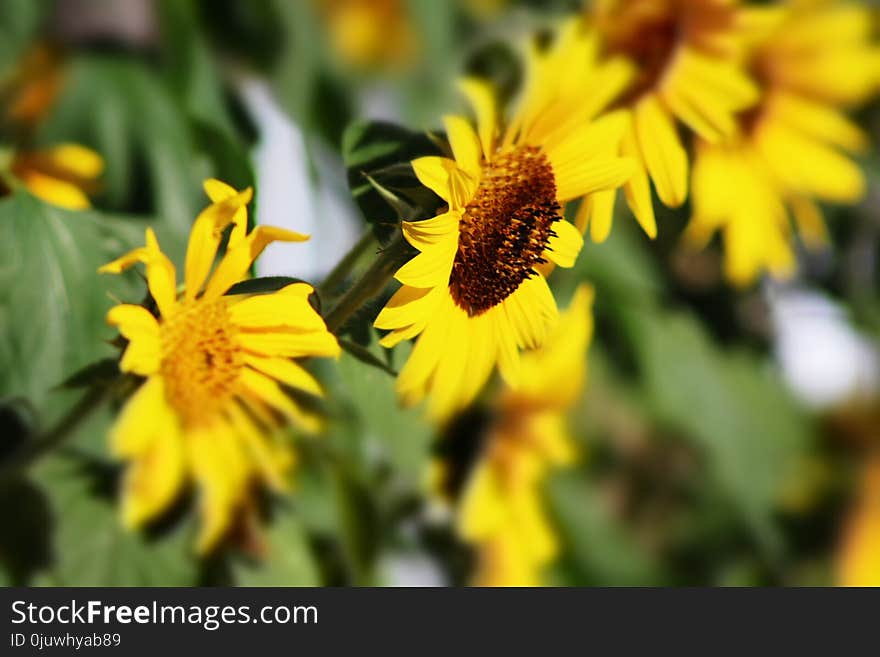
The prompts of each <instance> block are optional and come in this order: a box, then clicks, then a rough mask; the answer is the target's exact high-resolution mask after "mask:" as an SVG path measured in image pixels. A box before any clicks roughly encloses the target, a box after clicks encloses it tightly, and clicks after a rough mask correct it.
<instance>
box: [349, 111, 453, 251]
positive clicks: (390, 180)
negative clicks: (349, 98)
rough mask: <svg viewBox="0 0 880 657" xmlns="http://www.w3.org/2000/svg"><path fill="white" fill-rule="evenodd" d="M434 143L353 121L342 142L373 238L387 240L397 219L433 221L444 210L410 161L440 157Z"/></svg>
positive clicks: (408, 133) (383, 126) (354, 189)
mask: <svg viewBox="0 0 880 657" xmlns="http://www.w3.org/2000/svg"><path fill="white" fill-rule="evenodd" d="M439 154H440V150H439V149H438V147H437V145H436V143H435V142H434V141H433V140H431V139H430V138H429V137H428V136H427V135H425V134H424V133H416V132H412V131H410V130H407V129H405V128H401V127H400V126H396V125H393V124H391V123H382V122H375V121H356V122H354V123H352V124H351V125H349V127H348V128H347V129H346V131H345V134H344V135H343V138H342V156H343V161H344V163H345V166H346V168H347V170H348V184H349V187H350V188H351V192H352V196H353V197H354V200H355V202H356V203H357V205H358V207H359V208H360V210H361V213H362V214H363V216H364V218H365V219H366V221H367V222H368V223H370V224H371V225H372V226H373V229H374V232H375V234H376V237H377V238H378V239H379V240H380V241H382V242H385V241H387V239H388V237H389V235H390V234H391V233H392V232H393V231H394V230H395V227H396V225H397V223H398V222H399V221H400V219H406V220H410V221H411V220H414V219H417V218H427V217H431V216H433V215H434V214H435V213H436V211H437V209H438V208H439V207H440V206H441V205H442V200H441V199H439V198H438V197H437V196H436V195H435V194H433V192H431V191H430V190H426V189H425V188H424V187H423V186H422V185H421V183H420V182H419V180H418V178H416V176H415V173H414V172H413V170H412V167H411V166H410V165H409V162H410V161H412V160H413V159H415V158H417V157H421V156H424V155H439Z"/></svg>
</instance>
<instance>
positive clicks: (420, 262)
mask: <svg viewBox="0 0 880 657" xmlns="http://www.w3.org/2000/svg"><path fill="white" fill-rule="evenodd" d="M457 248H458V241H457V240H446V241H443V242H440V243H438V244H435V245H432V246H431V247H430V248H426V249H425V250H424V251H422V252H421V253H419V254H418V255H417V256H416V257H414V258H413V259H412V260H410V261H409V262H407V263H406V264H405V265H403V267H401V268H400V269H398V270H397V272H396V273H395V274H394V278H396V279H397V280H398V281H400V282H401V283H403V284H404V285H410V286H412V287H434V286H436V285H446V284H447V283H449V273H450V272H451V271H452V263H453V260H454V258H455V251H456V249H457Z"/></svg>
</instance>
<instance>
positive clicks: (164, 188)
mask: <svg viewBox="0 0 880 657" xmlns="http://www.w3.org/2000/svg"><path fill="white" fill-rule="evenodd" d="M40 139H41V141H42V142H44V143H57V142H62V141H78V142H81V143H83V144H86V145H89V146H91V147H93V148H95V149H96V150H97V151H98V152H99V153H100V154H101V155H102V156H103V157H104V159H105V161H106V169H105V172H104V176H103V180H102V182H103V185H104V196H103V197H102V198H100V199H99V202H100V204H102V205H107V206H109V207H111V208H113V209H117V210H121V209H126V210H129V209H132V208H135V209H137V210H138V211H141V212H143V213H145V214H151V215H154V216H155V217H156V218H157V219H156V221H155V222H154V223H153V224H152V225H153V226H154V228H155V229H156V232H157V235H158V237H159V241H160V243H161V244H162V248H163V250H164V251H165V252H166V253H167V254H168V256H169V257H170V258H171V259H172V260H173V261H175V262H180V261H182V256H183V253H184V248H185V245H186V239H187V236H188V235H189V229H190V226H191V225H192V221H193V219H194V217H195V216H196V213H197V212H198V210H200V209H201V208H202V207H203V206H204V205H205V204H206V203H207V198H206V197H205V196H204V194H203V193H202V190H201V181H202V179H203V178H204V177H206V176H207V175H209V174H210V170H209V168H208V167H206V166H201V167H198V166H196V165H197V164H199V163H200V162H201V163H202V164H206V163H204V161H200V160H199V158H198V157H197V151H196V144H195V140H194V137H193V134H192V132H191V125H190V122H189V121H188V119H187V116H186V115H185V114H184V112H183V111H182V108H181V107H180V106H179V104H178V103H177V101H176V100H175V98H174V97H173V96H172V94H171V92H170V90H169V88H168V86H167V85H166V84H165V83H164V82H163V81H162V79H161V78H160V77H159V76H158V75H157V73H156V72H155V71H154V70H152V69H151V68H149V67H148V66H147V65H146V64H145V63H144V62H141V61H139V60H138V59H136V58H134V57H125V56H120V55H118V54H117V55H114V56H112V57H111V56H105V55H81V56H79V57H78V58H76V59H74V60H73V61H72V62H71V63H70V65H69V72H68V83H67V85H66V87H65V93H63V94H62V96H61V97H60V98H59V100H58V102H57V104H56V106H55V107H54V108H53V112H52V114H51V116H50V117H49V119H48V120H47V121H46V122H45V123H44V124H43V125H42V126H41V131H40Z"/></svg>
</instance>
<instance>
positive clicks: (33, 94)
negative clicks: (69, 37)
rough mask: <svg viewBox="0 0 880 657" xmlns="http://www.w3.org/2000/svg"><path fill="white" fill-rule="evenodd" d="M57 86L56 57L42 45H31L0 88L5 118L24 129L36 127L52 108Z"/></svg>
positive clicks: (58, 74)
mask: <svg viewBox="0 0 880 657" xmlns="http://www.w3.org/2000/svg"><path fill="white" fill-rule="evenodd" d="M61 85H62V74H61V66H60V64H59V57H58V54H57V53H56V52H55V51H54V50H52V49H51V48H49V47H48V46H46V45H42V44H37V45H35V46H34V47H32V48H31V49H30V50H29V51H28V52H27V53H26V54H25V56H24V57H23V58H22V61H21V63H20V64H19V66H18V69H17V70H16V71H15V74H14V75H13V76H12V77H11V78H10V79H9V80H7V81H6V82H4V83H3V85H2V88H0V92H2V94H3V97H4V100H5V101H6V102H5V105H6V106H7V109H6V118H7V119H8V120H10V121H13V122H15V123H20V124H24V125H26V126H31V125H33V124H35V123H39V122H40V121H42V120H43V119H44V118H45V117H46V114H48V112H49V109H50V108H51V107H52V105H53V104H54V102H55V98H56V97H57V96H58V92H59V91H60V89H61Z"/></svg>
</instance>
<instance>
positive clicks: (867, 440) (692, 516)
mask: <svg viewBox="0 0 880 657" xmlns="http://www.w3.org/2000/svg"><path fill="white" fill-rule="evenodd" d="M579 8H580V3H579V2H574V1H563V0H548V1H546V2H539V1H537V0H535V1H532V2H526V1H520V2H517V1H514V0H510V1H504V0H459V1H453V0H449V1H445V2H438V1H436V0H295V1H290V0H249V1H247V2H245V1H240V0H239V1H237V0H215V1H212V2H208V1H201V2H200V1H187V0H58V1H56V2H51V1H48V0H0V85H2V86H0V102H2V103H3V111H4V118H3V120H2V128H3V130H2V138H3V141H2V144H0V161H2V162H5V163H8V162H9V161H11V159H12V158H14V157H15V154H16V153H17V152H19V151H22V150H35V149H41V148H47V147H49V146H52V145H56V144H61V143H76V144H81V145H83V146H86V147H88V148H90V149H93V150H94V151H96V152H97V153H98V154H100V156H101V157H102V158H103V162H104V165H103V171H102V172H101V173H100V175H98V176H95V177H94V179H93V180H91V181H90V182H89V187H88V192H89V196H90V198H91V205H92V207H91V208H90V209H85V210H82V211H80V212H73V211H70V210H66V209H62V208H59V207H56V206H55V205H52V204H48V203H43V202H41V201H38V200H36V199H34V198H32V197H30V196H25V195H22V194H21V193H10V194H9V195H8V197H7V198H5V199H3V200H0V334H2V344H0V396H2V398H3V400H4V401H3V408H2V415H0V458H2V457H4V456H5V455H8V454H11V453H12V452H13V451H14V450H15V449H17V447H18V444H19V443H20V442H21V441H24V440H26V439H27V436H28V435H30V434H32V433H34V431H36V430H38V429H39V428H45V427H48V426H51V425H52V422H53V420H55V419H57V418H59V417H61V416H62V415H63V414H64V413H66V412H68V411H69V409H70V408H71V407H72V406H73V405H74V404H75V403H76V402H77V400H78V399H79V398H80V396H81V395H82V392H81V391H79V390H76V389H70V388H71V387H75V382H74V384H73V386H67V387H59V384H61V383H62V382H63V381H65V380H66V379H68V377H70V375H71V374H73V373H74V372H76V371H77V370H79V369H80V368H82V367H84V366H86V365H88V364H89V363H91V362H93V361H95V360H96V359H100V358H106V357H108V356H113V355H114V354H115V353H116V351H115V349H114V347H113V346H112V345H111V344H109V342H110V341H112V340H113V339H114V333H113V331H112V330H111V329H109V328H108V327H106V326H105V324H104V319H103V318H104V314H105V313H106V310H107V309H108V308H109V307H110V306H111V305H112V304H113V302H114V299H123V300H127V301H133V302H138V301H139V300H140V298H141V297H142V295H143V286H142V284H141V283H140V281H138V279H137V278H136V277H130V278H127V279H120V280H119V281H113V280H108V278H107V277H104V278H99V277H98V276H97V274H96V273H95V270H96V268H97V267H98V266H99V265H100V264H102V263H104V262H106V261H108V260H109V259H111V258H113V257H116V256H117V255H118V254H120V253H122V252H124V251H125V250H126V249H127V248H130V246H132V245H137V244H139V243H140V240H141V239H142V235H143V229H144V227H145V226H147V225H152V226H154V227H155V228H156V230H157V233H158V235H159V239H160V241H161V243H162V245H163V249H164V250H165V251H166V252H168V253H169V255H170V256H171V257H172V258H173V259H174V260H175V262H177V263H181V262H182V255H183V252H184V249H185V245H186V237H187V235H188V232H189V228H190V225H191V222H192V220H193V218H194V217H195V216H196V214H197V213H198V211H199V210H200V209H201V208H202V207H204V205H205V202H206V201H205V199H204V197H203V194H202V191H201V181H202V179H204V178H205V177H208V176H215V177H218V178H220V179H222V180H225V181H227V182H229V183H230V184H232V185H234V186H236V187H237V188H242V187H244V186H247V185H254V186H255V189H256V210H255V220H256V221H257V222H258V223H266V224H272V225H278V226H285V227H288V228H292V229H295V230H298V231H302V232H306V233H310V234H312V235H313V240H312V241H311V242H309V243H307V244H305V245H302V246H301V247H299V246H298V247H297V248H296V249H290V248H285V247H283V246H280V247H279V246H277V245H275V246H273V247H270V248H269V249H268V250H267V251H266V253H265V255H264V256H263V257H262V259H261V260H260V261H259V262H258V265H257V272H256V273H257V274H258V275H260V276H275V275H286V276H294V277H298V278H302V279H305V280H308V281H311V282H314V283H319V282H320V281H322V280H323V279H324V277H326V276H327V274H328V273H329V272H331V270H332V269H333V267H334V265H335V264H336V263H337V262H338V261H339V260H340V259H341V258H342V257H343V256H344V255H345V254H346V253H347V252H349V250H350V248H351V247H352V246H353V245H355V244H356V243H358V240H359V239H360V236H361V235H362V234H363V233H364V231H365V229H366V228H367V224H366V221H365V218H364V215H363V214H362V210H363V209H364V207H365V206H364V203H363V202H362V201H363V199H358V202H357V203H356V202H355V201H354V200H352V193H351V191H350V189H349V185H350V184H351V183H353V181H354V180H355V178H353V175H354V174H353V172H352V169H351V166H350V165H351V164H352V157H353V155H354V149H355V148H356V146H357V144H353V142H352V139H351V138H350V137H349V138H347V137H346V135H350V134H351V131H350V129H349V131H348V132H347V128H348V126H349V125H350V124H351V123H352V122H353V121H355V120H358V121H360V122H361V124H362V125H363V122H364V121H365V120H373V121H383V122H392V123H394V124H400V125H405V126H406V127H407V130H409V131H411V132H407V131H405V130H404V129H403V128H400V133H399V134H400V135H401V136H400V141H401V142H403V141H406V140H407V139H410V137H412V136H413V135H415V136H417V135H418V133H421V132H424V131H426V130H429V129H434V128H435V127H436V126H438V125H439V120H440V117H441V116H442V115H443V114H444V113H448V112H450V111H456V110H459V109H461V105H460V100H459V99H458V98H457V97H456V94H455V87H454V84H453V82H454V80H455V78H456V77H458V76H459V75H461V74H462V73H463V72H470V73H478V74H483V75H490V76H492V78H493V79H494V80H495V81H496V82H497V83H498V84H499V87H500V88H501V89H502V90H507V91H512V90H513V89H515V88H516V84H517V81H518V79H519V76H520V75H521V71H520V69H519V66H518V63H517V58H516V57H515V55H514V53H513V50H512V49H511V47H510V43H511V41H513V40H515V39H517V38H518V37H524V36H525V35H528V34H532V33H534V32H536V31H540V30H543V29H546V28H547V27H548V26H549V25H551V24H552V23H553V21H554V20H555V19H556V18H558V17H559V16H562V15H565V14H566V13H571V12H575V11H578V10H579ZM878 109H880V108H878V106H877V105H876V104H873V105H870V106H868V107H864V108H862V109H860V110H859V112H858V114H857V115H856V118H857V120H858V122H859V124H860V125H861V126H863V127H864V128H865V129H866V130H867V131H868V133H869V134H870V135H871V137H872V139H873V140H874V144H873V148H872V150H871V152H870V153H868V154H867V155H865V156H864V157H863V158H862V159H861V160H860V163H861V165H862V166H863V170H864V171H865V172H866V175H867V178H868V181H869V188H870V189H869V193H868V195H867V197H866V199H865V200H864V202H863V203H861V204H860V205H858V206H855V207H849V208H828V209H827V214H826V216H827V217H828V219H829V230H830V232H831V234H832V240H831V243H832V245H833V246H832V247H831V248H828V249H824V250H822V251H820V252H811V253H807V252H802V253H799V268H798V273H797V275H796V276H795V278H794V279H793V280H791V281H788V282H785V283H779V282H774V281H771V280H764V281H762V282H760V283H759V284H757V285H755V286H753V287H751V288H749V289H745V290H735V289H733V288H731V287H730V286H729V285H727V284H726V283H725V281H724V280H723V277H722V265H721V249H720V245H719V244H717V243H713V244H712V245H710V247H709V248H708V249H706V250H704V251H701V252H693V251H690V250H686V249H683V248H682V247H681V234H682V231H683V229H684V227H685V224H686V221H687V218H688V216H689V214H688V212H689V209H688V207H687V206H685V207H684V208H681V209H679V210H676V211H672V210H667V209H665V208H662V206H660V205H659V204H658V205H657V208H658V224H659V226H660V231H659V236H658V238H657V239H656V240H653V241H651V240H648V239H647V238H646V237H645V236H644V235H643V234H641V232H639V230H638V228H637V226H636V224H635V223H634V222H632V221H631V220H618V221H616V222H615V225H614V229H613V231H612V234H611V237H610V238H609V240H608V242H607V243H605V244H592V243H589V242H588V243H587V244H586V245H585V247H584V251H583V253H582V254H581V257H580V258H579V260H578V263H577V265H576V266H575V267H574V268H573V269H572V270H567V271H564V272H563V271H559V272H556V274H555V275H554V276H555V279H554V288H555V289H556V290H557V291H558V298H560V299H562V300H564V301H563V305H564V303H567V300H568V299H569V298H570V297H571V295H572V292H573V290H574V289H575V287H576V286H577V284H578V283H580V282H582V281H588V282H590V283H592V284H593V286H594V287H595V291H596V297H595V298H596V301H595V306H594V312H595V335H594V339H593V343H592V346H591V347H590V351H589V357H588V361H589V366H588V371H589V374H588V383H587V385H586V386H585V388H584V390H583V392H582V394H581V398H580V399H579V401H578V402H577V403H576V404H575V405H574V407H573V410H572V412H571V415H570V417H569V419H568V421H569V423H570V430H571V433H572V435H573V437H574V438H575V441H576V443H577V446H578V449H579V451H580V458H579V459H578V460H577V461H576V463H575V464H573V465H571V466H568V467H565V468H560V469H558V470H557V471H555V472H554V473H553V474H552V475H551V476H550V477H549V478H548V480H547V481H546V485H544V486H543V489H542V498H543V501H544V504H545V505H546V508H547V513H548V516H549V517H550V519H551V521H552V525H553V527H554V529H555V531H556V532H557V535H558V537H559V542H560V546H561V547H560V553H559V555H558V557H557V558H556V559H555V561H554V563H552V564H551V565H550V566H549V567H548V568H547V572H546V573H545V577H544V579H545V581H546V583H548V584H553V585H827V584H835V583H839V582H840V581H841V579H840V578H841V575H840V573H841V572H842V569H844V568H846V565H845V564H846V563H847V560H848V559H850V558H852V554H853V553H854V552H855V551H857V548H854V547H853V540H851V534H852V533H853V530H852V527H854V526H858V527H859V528H860V530H859V536H868V537H875V538H874V539H873V540H874V543H873V545H875V546H880V539H877V538H876V537H878V536H880V508H878V507H880V484H878V479H880V475H878V470H880V461H878V455H877V454H878V450H880V342H878V337H880V294H878V285H880V261H878V247H880V210H878V208H880V159H878V156H877V148H876V146H877V142H878V141H880V111H878ZM382 125H385V126H386V127H387V124H382ZM4 185H5V183H4ZM2 186H3V185H0V187H2ZM7 191H9V190H7ZM620 205H621V206H622V205H623V204H620ZM619 211H620V212H621V213H625V212H626V209H625V208H624V207H621V208H620V209H619ZM383 212H386V213H387V215H388V219H389V221H393V211H392V210H391V209H389V208H386V209H385V210H383ZM371 218H372V219H374V220H375V217H371ZM372 252H373V253H374V252H375V248H373V250H372ZM291 254H293V255H291ZM370 256H371V252H370V248H369V244H368V245H367V248H366V249H365V250H363V252H362V254H361V259H362V260H363V262H365V263H367V262H368V261H369V258H370ZM386 298H387V297H386ZM380 302H381V299H379V300H377V301H376V302H375V303H374V304H373V305H372V306H371V307H370V308H368V309H367V310H366V311H365V312H363V313H362V315H363V317H361V318H360V320H361V321H358V322H354V323H352V325H351V326H349V327H348V329H347V331H348V334H347V339H350V340H351V341H352V342H354V343H356V344H358V345H360V346H361V347H362V348H363V350H364V352H365V353H364V354H361V358H360V359H359V358H357V357H355V356H352V355H351V353H346V354H344V355H343V357H342V358H341V359H340V361H339V362H338V363H336V364H334V363H329V364H323V363H322V364H315V368H316V369H315V371H316V372H317V374H318V375H319V377H320V378H321V379H322V381H323V382H324V383H325V384H326V386H327V389H328V391H329V395H328V396H329V400H328V408H327V409H326V410H327V413H328V416H329V418H330V423H329V429H328V434H327V435H326V436H324V437H323V438H321V439H320V442H318V443H315V442H309V441H305V442H303V443H302V444H298V450H299V466H298V472H297V475H296V486H295V490H294V491H293V493H292V494H291V495H290V496H289V498H288V499H283V500H275V501H273V502H272V504H271V505H269V507H267V508H269V510H268V511H267V512H266V513H265V518H264V520H265V522H263V523H261V526H262V527H263V528H262V529H257V528H255V527H252V526H249V525H248V524H247V523H243V525H242V527H241V529H240V532H239V533H238V534H237V535H236V536H235V537H232V539H231V540H230V541H229V544H228V545H227V546H225V547H224V548H223V549H221V550H218V551H216V552H215V553H213V554H212V555H210V556H209V557H206V558H199V557H197V555H195V553H194V552H193V550H192V535H193V528H192V523H193V519H192V514H191V513H189V512H188V510H187V506H186V503H185V502H183V503H181V505H179V508H176V509H174V510H173V511H172V512H171V513H170V514H169V515H168V517H167V518H164V519H163V521H162V522H161V523H159V524H158V525H157V526H156V527H153V528H151V529H150V531H148V532H144V533H140V534H132V533H128V532H125V531H124V530H123V529H122V528H121V527H120V526H119V523H118V522H117V515H116V510H115V507H114V503H115V491H116V482H117V480H118V475H119V470H118V466H117V465H116V464H114V463H113V462H111V461H110V460H109V459H108V456H107V450H106V446H105V441H106V430H107V427H108V426H109V422H110V421H111V419H112V417H113V412H114V409H113V408H107V409H105V410H103V411H102V412H101V413H98V414H96V415H94V416H92V417H90V418H89V419H88V420H87V421H86V422H84V423H83V425H82V426H81V428H80V429H79V430H78V431H77V432H76V434H75V435H74V436H72V437H71V438H70V439H69V440H67V441H66V442H65V443H64V444H63V446H61V447H60V448H59V449H58V450H56V451H54V452H53V453H51V454H48V455H46V456H45V457H43V458H41V459H40V460H39V461H38V462H37V463H36V464H35V465H34V466H33V467H32V468H31V469H30V470H29V472H28V474H27V476H26V477H25V476H17V475H16V476H0V525H2V527H3V529H2V531H0V566H2V567H0V582H3V583H5V584H48V585H96V586H98V585H181V586H186V585H196V584H248V585H256V584H271V585H347V584H381V585H458V584H466V583H468V582H469V581H471V574H472V572H473V568H474V555H473V551H472V550H471V549H470V548H469V547H468V546H467V545H465V544H464V543H463V542H462V541H461V540H460V539H459V538H457V536H456V533H455V531H454V529H453V526H452V525H453V523H452V522H451V521H450V518H449V513H448V510H446V511H444V509H443V508H442V505H438V504H436V503H434V502H433V501H432V500H431V499H430V495H429V494H427V493H426V486H425V479H426V472H427V471H428V470H429V469H430V464H431V462H432V459H433V458H434V454H436V453H437V450H438V445H441V444H445V443H452V442H456V444H458V443H461V442H467V441H469V440H476V438H474V437H473V436H474V435H475V434H476V433H477V428H478V427H480V426H481V424H480V423H481V422H483V421H485V417H486V413H488V412H490V411H489V410H487V408H488V407H487V406H484V407H478V408H476V409H474V411H473V412H472V413H471V414H469V415H467V416H466V417H464V418H463V419H459V420H458V421H456V422H453V423H452V424H451V425H449V426H447V427H445V428H440V429H437V428H435V427H432V426H431V425H429V424H428V423H426V422H425V421H424V420H423V419H422V414H421V412H420V411H419V410H418V409H415V410H406V411H404V410H401V409H398V407H397V402H396V400H395V396H394V389H393V387H394V379H393V377H392V376H390V375H389V374H388V373H387V372H385V371H383V370H382V369H380V368H379V367H374V366H371V364H369V363H366V362H364V360H369V359H370V357H372V358H374V359H376V358H377V357H379V356H377V354H379V351H378V347H377V346H376V344H375V336H373V335H372V331H371V330H370V329H369V323H370V320H371V319H372V317H374V316H375V313H376V312H378V309H379V308H380V307H381V303H380ZM370 355H372V356H370ZM402 362H403V359H402V358H401V355H400V354H395V356H394V358H393V362H391V363H390V365H391V366H392V367H394V366H399V365H400V363H402ZM374 364H375V363H374ZM0 463H2V461H0ZM465 465H466V464H465ZM462 467H465V466H464V465H463V466H462ZM859 549H861V548H859ZM850 567H852V566H850ZM858 568H859V569H860V570H859V572H860V573H863V575H864V578H865V582H866V583H869V582H871V581H872V582H873V583H875V584H877V583H878V581H880V547H878V548H877V552H876V553H868V556H867V558H865V557H864V556H862V557H861V559H860V561H859V565H858ZM871 578H873V579H871Z"/></svg>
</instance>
